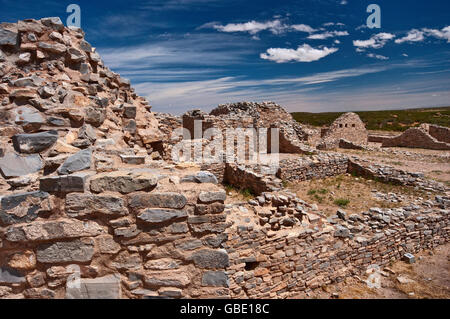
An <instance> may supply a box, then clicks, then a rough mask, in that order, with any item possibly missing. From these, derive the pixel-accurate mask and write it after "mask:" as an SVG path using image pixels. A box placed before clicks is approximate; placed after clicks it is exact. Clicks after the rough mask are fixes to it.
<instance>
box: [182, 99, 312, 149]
mask: <svg viewBox="0 0 450 319" xmlns="http://www.w3.org/2000/svg"><path fill="white" fill-rule="evenodd" d="M195 121H201V123H202V133H203V132H204V131H206V130H207V129H209V128H216V129H219V130H221V131H223V132H225V130H226V129H227V128H255V129H258V128H267V129H270V128H277V129H279V137H278V139H279V152H280V153H296V154H304V153H311V152H314V149H313V148H311V147H310V146H309V145H308V139H309V137H310V136H311V135H312V132H310V130H309V129H307V128H305V127H303V126H301V125H300V124H299V123H297V121H295V120H294V119H293V118H292V116H291V115H290V114H289V113H288V112H286V111H285V110H284V109H283V108H282V107H281V106H279V105H278V104H276V103H274V102H261V103H257V102H239V103H231V104H221V105H219V106H218V107H217V108H215V109H214V110H212V111H211V112H210V113H209V114H207V113H205V112H202V111H200V110H194V111H189V112H187V113H185V114H184V115H183V127H184V128H186V129H188V130H189V132H190V136H191V138H194V135H195V134H194V123H195ZM268 135H269V136H268V143H267V146H268V151H269V152H270V145H271V143H270V142H271V137H270V130H269V132H268Z"/></svg>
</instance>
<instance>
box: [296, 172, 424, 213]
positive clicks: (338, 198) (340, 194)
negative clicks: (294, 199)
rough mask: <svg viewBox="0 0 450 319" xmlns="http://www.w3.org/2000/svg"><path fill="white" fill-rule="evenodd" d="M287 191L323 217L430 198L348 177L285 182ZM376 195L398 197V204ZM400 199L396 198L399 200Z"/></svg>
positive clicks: (396, 187)
mask: <svg viewBox="0 0 450 319" xmlns="http://www.w3.org/2000/svg"><path fill="white" fill-rule="evenodd" d="M287 189H288V190H289V191H291V192H294V193H296V194H297V196H298V197H299V198H302V199H303V200H305V201H307V202H308V203H315V204H317V206H318V207H319V209H320V210H322V211H323V212H324V213H325V214H327V215H334V214H335V213H336V210H337V209H338V208H344V209H345V210H346V211H348V212H349V213H361V212H363V211H366V210H368V209H369V208H370V207H380V208H395V207H400V206H405V205H408V204H409V203H411V202H412V201H413V200H414V199H417V198H418V197H422V198H430V195H428V194H426V193H425V192H423V191H418V190H415V189H413V188H410V187H404V186H398V185H391V184H385V183H381V182H377V181H373V180H367V179H364V178H359V177H354V176H351V175H349V174H346V175H340V176H335V177H329V178H326V179H318V180H310V181H304V182H298V183H288V185H287ZM376 193H382V194H386V195H387V194H389V193H393V194H395V195H396V196H398V195H401V196H403V197H404V200H402V201H399V202H392V201H386V200H382V199H379V198H376V197H375V195H376ZM401 196H398V197H399V199H400V198H401Z"/></svg>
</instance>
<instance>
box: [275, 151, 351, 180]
mask: <svg viewBox="0 0 450 319" xmlns="http://www.w3.org/2000/svg"><path fill="white" fill-rule="evenodd" d="M347 170H348V158H347V157H346V156H341V155H328V154H321V155H317V156H304V157H299V158H296V159H283V160H281V161H280V165H279V170H278V172H277V177H278V178H280V179H282V180H284V181H306V180H311V179H320V178H326V177H330V176H337V175H342V174H345V173H347Z"/></svg>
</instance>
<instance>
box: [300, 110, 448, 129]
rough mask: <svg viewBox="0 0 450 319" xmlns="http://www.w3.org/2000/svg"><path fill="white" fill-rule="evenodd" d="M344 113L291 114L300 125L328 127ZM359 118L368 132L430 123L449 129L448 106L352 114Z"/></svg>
mask: <svg viewBox="0 0 450 319" xmlns="http://www.w3.org/2000/svg"><path fill="white" fill-rule="evenodd" d="M344 113H346V112H324V113H309V112H293V113H291V114H292V116H293V117H294V119H295V120H296V121H297V122H299V123H302V124H308V125H313V126H329V125H330V124H331V123H333V121H334V120H335V119H337V118H338V117H339V116H341V115H342V114H344ZM354 113H356V114H358V115H359V117H361V120H362V121H363V122H364V123H365V124H366V128H367V129H368V130H377V131H378V130H381V131H405V130H407V129H408V128H410V127H417V126H419V125H420V124H422V123H430V124H436V125H441V126H447V127H450V106H446V107H433V108H420V109H406V110H388V111H360V112H354Z"/></svg>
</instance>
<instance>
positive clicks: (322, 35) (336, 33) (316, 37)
mask: <svg viewBox="0 0 450 319" xmlns="http://www.w3.org/2000/svg"><path fill="white" fill-rule="evenodd" d="M347 35H349V34H348V32H347V31H327V32H324V33H316V34H312V35H310V36H309V37H308V39H311V40H324V39H328V38H333V37H343V36H347Z"/></svg>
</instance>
